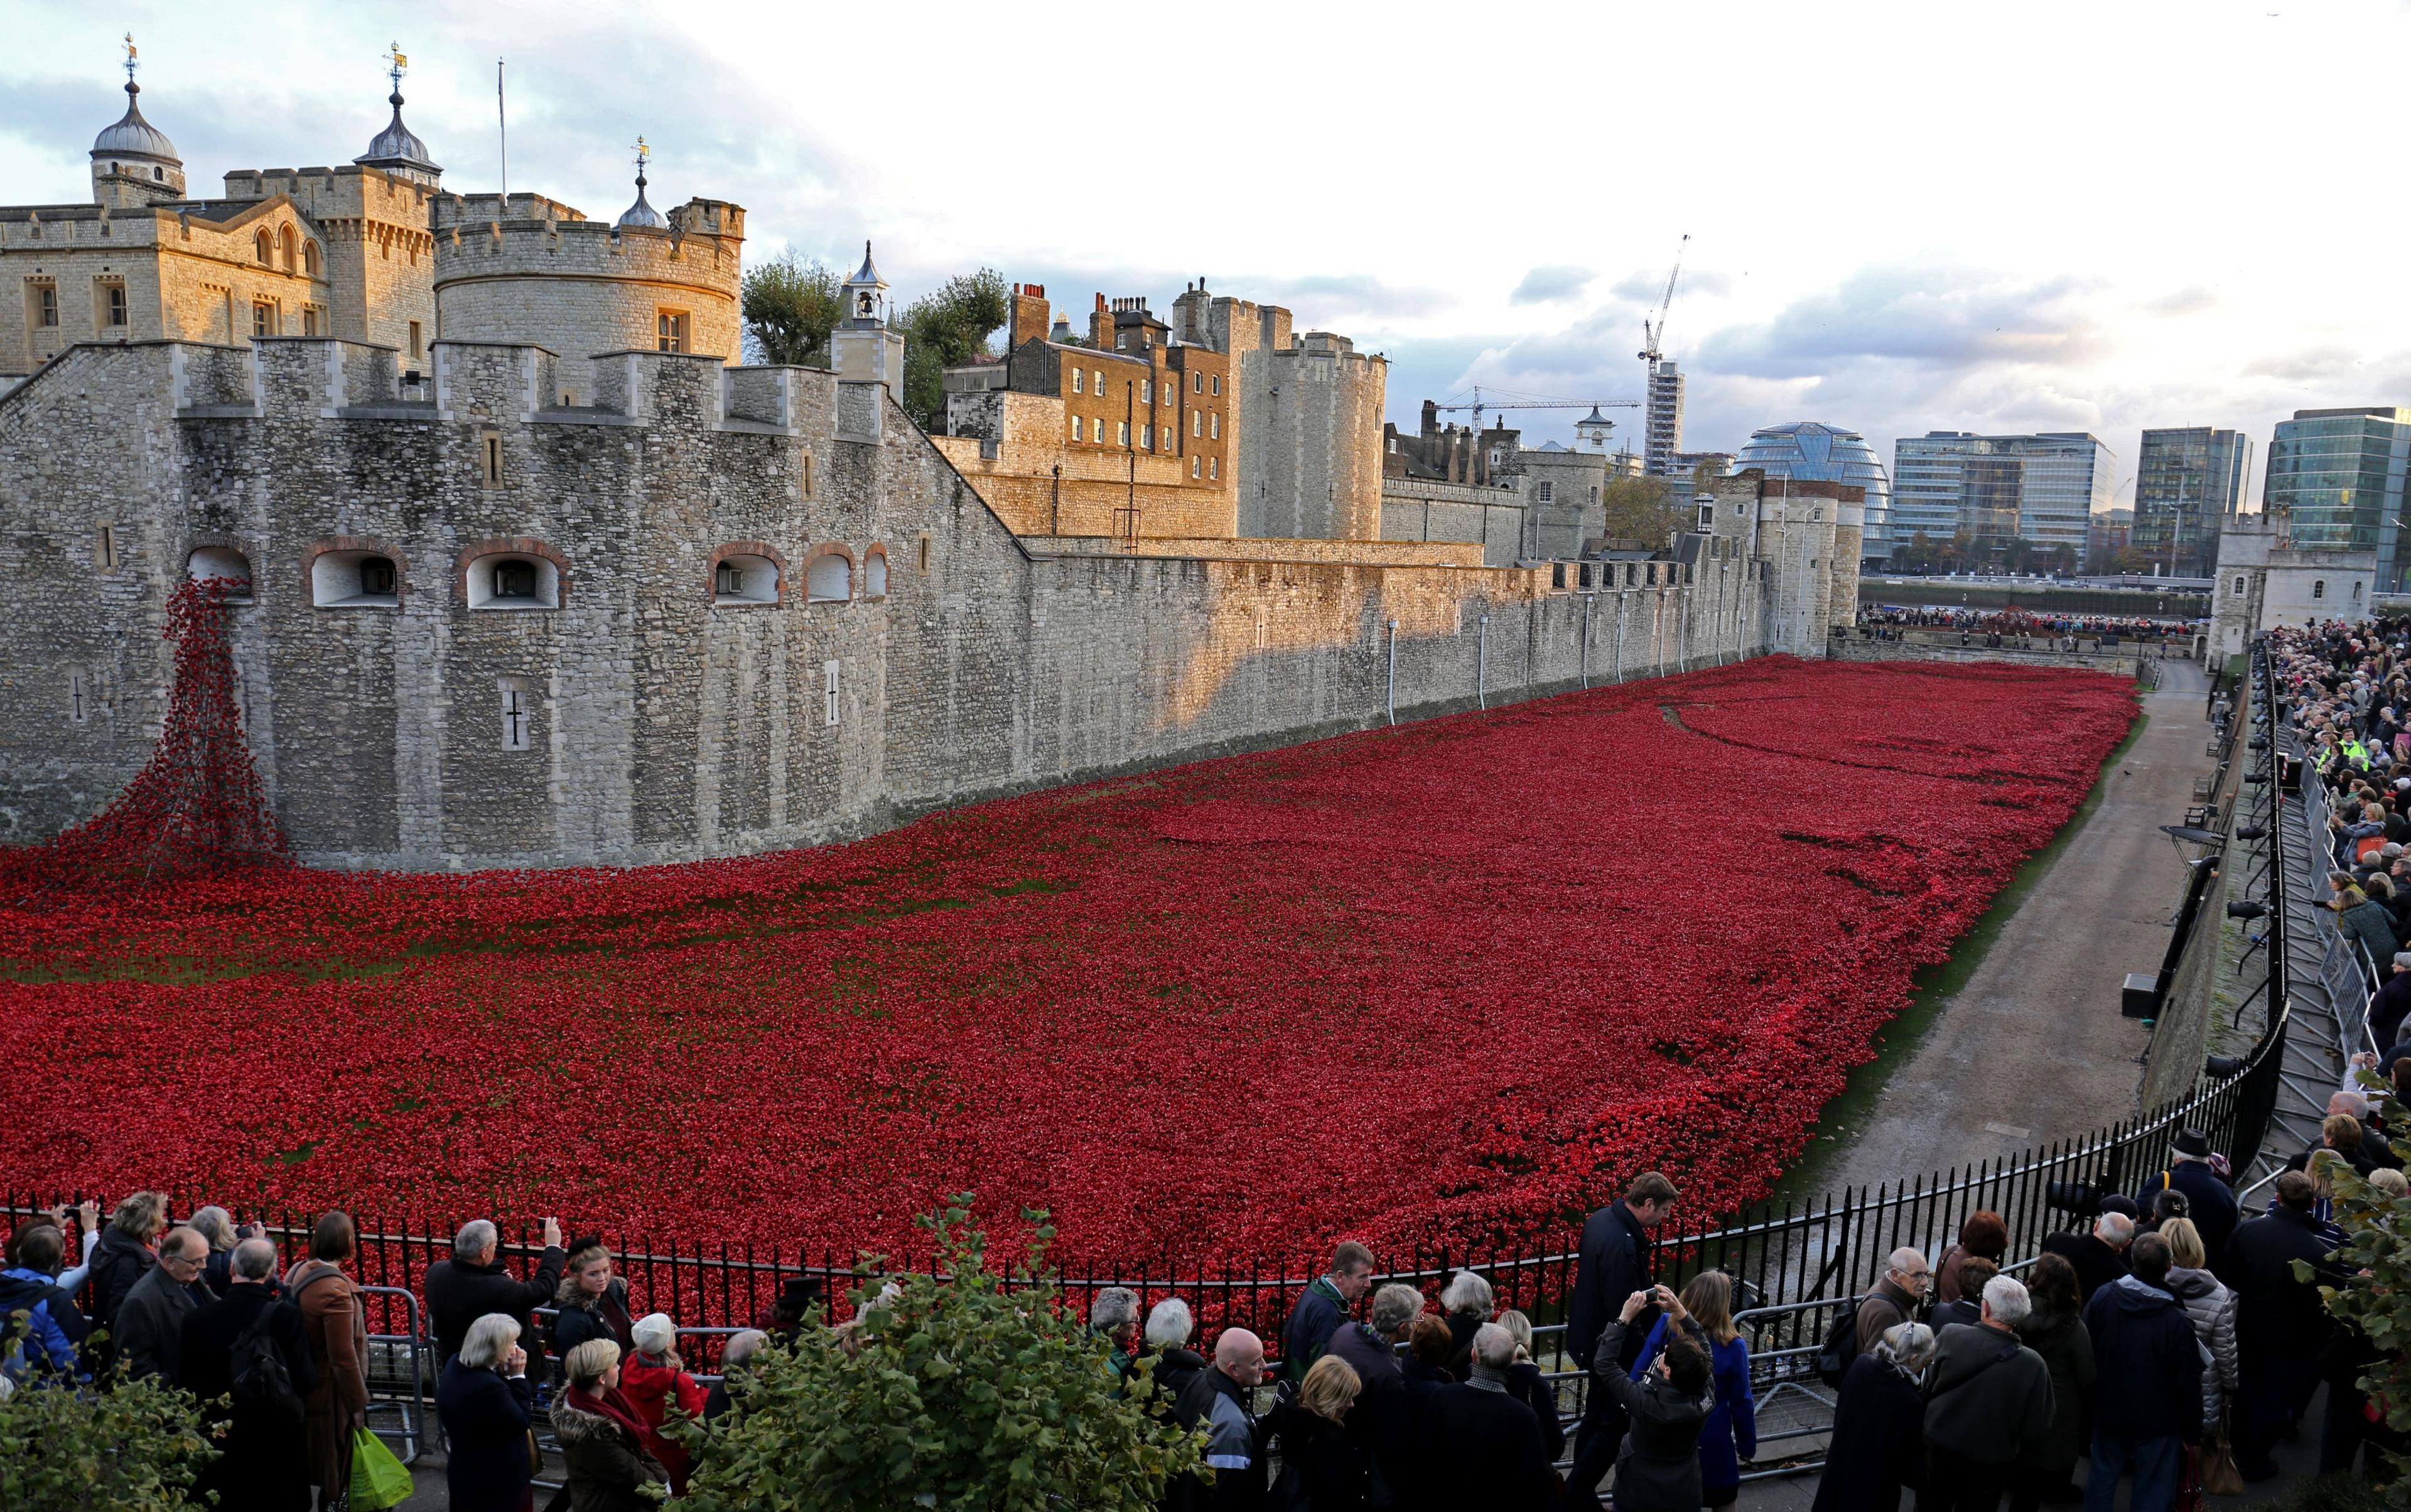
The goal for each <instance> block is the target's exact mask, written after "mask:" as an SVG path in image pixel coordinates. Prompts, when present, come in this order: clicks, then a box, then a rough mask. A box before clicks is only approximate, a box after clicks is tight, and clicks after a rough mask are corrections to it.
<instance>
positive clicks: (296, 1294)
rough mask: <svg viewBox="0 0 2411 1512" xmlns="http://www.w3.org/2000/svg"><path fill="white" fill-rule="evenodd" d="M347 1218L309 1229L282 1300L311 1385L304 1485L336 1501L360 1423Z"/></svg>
mask: <svg viewBox="0 0 2411 1512" xmlns="http://www.w3.org/2000/svg"><path fill="white" fill-rule="evenodd" d="M356 1248H358V1237H357V1235H356V1233H355V1231H354V1229H353V1227H352V1220H351V1216H350V1214H348V1213H342V1212H330V1213H328V1214H327V1215H326V1216H325V1217H323V1218H320V1219H319V1220H318V1222H317V1224H316V1225H315V1226H314V1227H313V1228H312V1229H311V1230H310V1258H308V1259H307V1260H304V1261H302V1262H301V1263H300V1265H297V1266H295V1267H294V1268H293V1269H292V1270H288V1271H286V1272H285V1298H286V1299H288V1300H289V1301H291V1302H292V1303H293V1305H294V1306H295V1307H297V1308H300V1310H301V1323H302V1329H303V1331H304V1333H305V1334H306V1335H307V1336H308V1338H309V1340H310V1358H312V1359H314V1361H316V1362H317V1366H318V1373H317V1374H318V1380H317V1387H316V1389H315V1390H314V1391H310V1392H305V1393H304V1394H303V1395H304V1399H305V1400H306V1401H307V1402H308V1403H309V1407H310V1411H309V1417H308V1419H307V1432H308V1435H309V1443H310V1481H311V1484H313V1485H314V1486H316V1487H317V1488H318V1489H319V1490H322V1491H323V1492H325V1493H326V1495H327V1498H328V1500H329V1502H339V1501H341V1500H342V1499H343V1497H344V1496H345V1495H347V1494H348V1493H349V1491H350V1490H351V1485H352V1434H353V1433H354V1432H355V1431H357V1430H358V1429H360V1428H361V1427H363V1426H365V1425H366V1423H367V1422H368V1410H369V1376H368V1361H369V1334H368V1320H367V1319H366V1318H365V1317H364V1316H362V1314H361V1312H360V1298H359V1289H358V1287H357V1286H355V1285H354V1284H352V1278H351V1277H349V1276H347V1275H345V1274H343V1262H344V1261H346V1260H349V1259H350V1258H351V1257H352V1253H353V1251H354V1250H355V1249H356Z"/></svg>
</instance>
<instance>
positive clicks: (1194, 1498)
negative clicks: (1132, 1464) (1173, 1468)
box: [1164, 1368, 1265, 1512]
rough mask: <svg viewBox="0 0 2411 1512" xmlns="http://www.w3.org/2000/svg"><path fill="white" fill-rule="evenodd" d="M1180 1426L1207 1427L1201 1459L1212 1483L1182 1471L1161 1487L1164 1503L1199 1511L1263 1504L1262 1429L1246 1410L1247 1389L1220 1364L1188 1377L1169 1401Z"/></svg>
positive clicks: (1248, 1511) (1245, 1510)
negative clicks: (1212, 1476) (1224, 1371)
mask: <svg viewBox="0 0 2411 1512" xmlns="http://www.w3.org/2000/svg"><path fill="white" fill-rule="evenodd" d="M1172 1410H1173V1417H1174V1419H1175V1420H1176V1422H1178V1423H1179V1424H1180V1426H1181V1427H1183V1428H1189V1429H1200V1428H1202V1429H1204V1430H1205V1431H1206V1467H1207V1468H1208V1469H1210V1470H1212V1471H1213V1472H1214V1479H1213V1483H1212V1484H1211V1485H1208V1484H1206V1482H1205V1481H1204V1480H1203V1479H1202V1478H1200V1477H1198V1476H1196V1475H1182V1476H1180V1477H1179V1478H1178V1479H1176V1480H1175V1481H1174V1482H1173V1483H1172V1484H1171V1485H1170V1486H1169V1487H1167V1488H1165V1497H1164V1500H1165V1505H1168V1506H1174V1507H1178V1508H1184V1509H1200V1512H1208V1509H1210V1512H1255V1509H1256V1508H1259V1507H1262V1506H1263V1505H1264V1487H1265V1479H1264V1435H1263V1432H1262V1431H1260V1430H1259V1428H1258V1426H1257V1424H1256V1420H1255V1419H1254V1418H1252V1417H1249V1416H1248V1406H1247V1402H1246V1392H1245V1391H1244V1390H1243V1389H1242V1388H1241V1387H1240V1386H1239V1384H1238V1383H1237V1382H1236V1381H1234V1380H1232V1379H1231V1378H1230V1377H1229V1376H1227V1375H1225V1374H1223V1373H1221V1372H1220V1371H1219V1370H1214V1369H1210V1368H1209V1369H1206V1370H1203V1371H1200V1372H1198V1373H1196V1374H1195V1375H1193V1376H1191V1377H1190V1380H1189V1384H1188V1385H1187V1386H1185V1387H1181V1390H1180V1400H1179V1401H1177V1402H1175V1403H1173V1409H1172Z"/></svg>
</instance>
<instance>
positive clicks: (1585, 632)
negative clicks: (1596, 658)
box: [1582, 593, 1599, 687]
mask: <svg viewBox="0 0 2411 1512" xmlns="http://www.w3.org/2000/svg"><path fill="white" fill-rule="evenodd" d="M1598 596H1599V595H1597V594H1595V593H1592V594H1585V595H1583V627H1582V685H1583V686H1584V687H1589V686H1590V606H1591V600H1593V599H1595V598H1597V597H1598Z"/></svg>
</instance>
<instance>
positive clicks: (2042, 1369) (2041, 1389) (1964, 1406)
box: [1925, 1323, 2053, 1466]
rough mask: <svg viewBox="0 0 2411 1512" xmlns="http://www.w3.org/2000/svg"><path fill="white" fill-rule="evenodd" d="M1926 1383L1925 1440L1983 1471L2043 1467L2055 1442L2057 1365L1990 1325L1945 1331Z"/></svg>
mask: <svg viewBox="0 0 2411 1512" xmlns="http://www.w3.org/2000/svg"><path fill="white" fill-rule="evenodd" d="M1940 1340H1941V1342H1940V1343H1939V1345H1938V1346H1937V1348H1936V1354H1935V1357H1934V1365H1933V1368H1932V1370H1931V1371H1930V1372H1929V1373H1928V1374H1927V1376H1926V1383H1925V1438H1926V1442H1927V1443H1929V1444H1932V1445H1934V1446H1937V1447H1940V1448H1945V1449H1949V1450H1951V1452H1952V1453H1954V1454H1960V1455H1964V1456H1965V1457H1966V1458H1968V1459H1970V1460H1973V1461H1976V1462H1977V1463H1978V1464H1980V1465H1993V1466H1999V1465H2009V1464H2014V1463H2016V1462H2018V1461H2022V1460H2024V1461H2040V1460H2041V1458H2042V1451H2043V1446H2045V1445H2047V1444H2049V1443H2050V1442H2051V1427H2052V1411H2053V1402H2052V1394H2051V1367H2050V1366H2048V1365H2046V1364H2044V1363H2043V1361H2042V1357H2041V1356H2040V1355H2038V1354H2036V1353H2035V1352H2034V1351H2033V1350H2031V1349H2028V1348H2027V1347H2026V1346H2025V1345H2024V1344H2023V1343H2019V1342H2018V1338H2017V1335H2015V1334H2013V1333H2009V1332H2007V1331H2005V1330H2003V1329H1997V1328H1995V1327H1993V1326H1992V1325H1990V1324H1981V1323H1979V1324H1973V1325H1970V1324H1965V1323H1958V1324H1953V1325H1951V1327H1950V1328H1947V1329H1943V1330H1942V1333H1941V1335H1940Z"/></svg>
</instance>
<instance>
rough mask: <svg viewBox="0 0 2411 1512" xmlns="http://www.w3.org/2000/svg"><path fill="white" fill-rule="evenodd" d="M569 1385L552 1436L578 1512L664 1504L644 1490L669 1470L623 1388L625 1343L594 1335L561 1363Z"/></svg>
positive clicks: (556, 1408)
mask: <svg viewBox="0 0 2411 1512" xmlns="http://www.w3.org/2000/svg"><path fill="white" fill-rule="evenodd" d="M561 1364H562V1371H563V1374H564V1375H566V1376H567V1377H568V1382H569V1388H568V1389H567V1390H565V1391H563V1392H562V1394H561V1395H560V1397H559V1398H557V1399H555V1401H554V1402H553V1404H552V1431H553V1436H554V1437H556V1438H558V1439H560V1440H561V1461H562V1463H563V1465H564V1466H565V1467H566V1468H567V1477H566V1478H567V1480H568V1482H569V1505H571V1506H572V1507H574V1508H576V1509H577V1512H645V1509H650V1508H652V1507H655V1506H658V1505H660V1504H659V1503H657V1502H656V1501H654V1500H653V1499H652V1498H651V1497H650V1496H648V1495H646V1494H645V1490H644V1488H646V1487H648V1486H659V1485H661V1484H662V1483H663V1482H665V1481H666V1480H668V1479H669V1472H667V1471H666V1470H664V1469H663V1468H662V1462H661V1461H659V1460H656V1459H654V1458H653V1454H652V1451H651V1450H650V1449H649V1448H647V1447H646V1446H645V1445H646V1439H647V1437H648V1435H649V1432H650V1431H649V1430H648V1429H647V1428H646V1427H645V1419H644V1417H643V1416H642V1415H640V1414H639V1413H638V1412H637V1411H636V1403H635V1402H630V1401H629V1400H628V1397H627V1393H625V1392H623V1391H621V1389H620V1346H619V1345H618V1344H616V1343H612V1342H611V1341H610V1340H608V1339H589V1340H587V1341H586V1342H585V1343H582V1344H579V1345H578V1346H577V1348H575V1349H573V1350H571V1351H570V1352H569V1355H568V1357H567V1358H564V1359H563V1361H562V1362H561Z"/></svg>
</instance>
